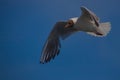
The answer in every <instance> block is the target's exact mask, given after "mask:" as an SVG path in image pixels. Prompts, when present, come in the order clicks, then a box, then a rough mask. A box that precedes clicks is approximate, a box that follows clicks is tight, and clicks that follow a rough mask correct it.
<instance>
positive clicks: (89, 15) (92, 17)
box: [81, 7, 99, 27]
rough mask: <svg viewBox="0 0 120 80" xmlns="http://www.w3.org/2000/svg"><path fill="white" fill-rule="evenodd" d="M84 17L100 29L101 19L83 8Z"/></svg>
mask: <svg viewBox="0 0 120 80" xmlns="http://www.w3.org/2000/svg"><path fill="white" fill-rule="evenodd" d="M81 10H82V16H85V17H86V18H87V19H88V20H90V21H91V22H93V23H94V24H95V25H96V26H97V27H99V18H98V17H97V16H96V15H95V14H94V13H93V12H92V11H90V10H89V9H87V8H86V7H81Z"/></svg>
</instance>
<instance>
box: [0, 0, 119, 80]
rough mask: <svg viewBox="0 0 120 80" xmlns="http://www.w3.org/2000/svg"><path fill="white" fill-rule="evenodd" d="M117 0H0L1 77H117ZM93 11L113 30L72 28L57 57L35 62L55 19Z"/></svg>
mask: <svg viewBox="0 0 120 80" xmlns="http://www.w3.org/2000/svg"><path fill="white" fill-rule="evenodd" d="M119 3H120V1H119V0H94V1H92V0H84V1H83V0H69V1H68V0H9V1H8V0H0V63H1V64H0V80H120V58H119V57H120V42H119V41H120V36H119V34H120V31H119V30H120V24H119V18H120V15H119V14H120V10H119V8H120V5H119ZM80 6H86V7H88V8H89V9H91V10H92V11H93V12H94V13H96V14H97V15H98V16H99V17H100V20H101V22H106V21H110V22H111V25H112V30H111V32H110V33H109V35H108V36H106V37H104V38H96V37H93V36H90V35H87V34H86V33H83V32H81V33H76V34H74V35H72V36H71V37H69V38H67V39H66V40H64V41H61V44H62V48H61V52H60V54H59V56H57V57H56V58H55V59H54V60H52V61H51V62H50V63H48V64H44V65H43V64H39V59H40V55H41V51H42V47H43V45H44V43H45V41H46V39H47V37H48V34H49V33H50V31H51V29H52V27H53V26H54V24H55V23H56V22H57V21H61V20H67V19H69V18H71V17H77V16H80V14H81V10H80Z"/></svg>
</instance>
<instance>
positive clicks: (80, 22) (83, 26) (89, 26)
mask: <svg viewBox="0 0 120 80" xmlns="http://www.w3.org/2000/svg"><path fill="white" fill-rule="evenodd" d="M71 20H73V22H74V26H73V27H74V28H76V29H77V30H78V31H84V32H87V33H88V34H90V35H93V36H100V35H97V34H95V33H97V32H98V33H101V34H103V35H102V36H106V35H107V33H108V32H109V31H110V29H111V27H110V26H111V25H110V23H109V22H105V23H99V26H96V25H95V23H94V22H92V21H89V20H87V19H86V18H83V17H80V18H78V17H75V18H71ZM100 37H101V36H100Z"/></svg>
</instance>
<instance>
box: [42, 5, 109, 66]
mask: <svg viewBox="0 0 120 80" xmlns="http://www.w3.org/2000/svg"><path fill="white" fill-rule="evenodd" d="M81 11H82V13H81V16H80V17H75V18H70V19H69V20H67V21H60V22H57V23H56V24H55V25H54V27H53V29H52V31H51V32H50V34H49V36H48V39H47V41H46V42H45V45H44V47H43V50H42V54H41V58H40V63H43V64H44V63H47V62H49V61H50V60H51V59H54V57H55V56H56V55H58V54H59V52H60V48H61V44H60V39H62V40H64V39H66V38H67V37H69V36H70V35H72V34H74V33H76V32H80V31H83V32H86V33H88V34H90V35H93V36H96V37H103V36H106V35H107V34H108V33H109V31H110V29H111V24H110V22H103V23H101V22H100V19H99V18H98V17H97V16H96V15H95V14H94V13H93V12H92V11H91V10H89V9H88V8H86V7H84V6H82V7H81Z"/></svg>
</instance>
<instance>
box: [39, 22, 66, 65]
mask: <svg viewBox="0 0 120 80" xmlns="http://www.w3.org/2000/svg"><path fill="white" fill-rule="evenodd" d="M66 24H67V22H57V23H56V24H55V26H54V28H53V29H52V31H51V33H50V35H49V36H48V39H47V41H46V43H45V45H44V47H43V51H42V55H41V58H40V63H47V62H49V61H50V60H51V59H54V57H55V56H56V55H58V54H59V52H60V48H61V44H60V39H59V38H60V35H61V34H62V32H64V31H63V29H64V26H65V25H66Z"/></svg>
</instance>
